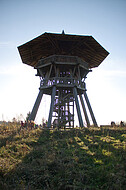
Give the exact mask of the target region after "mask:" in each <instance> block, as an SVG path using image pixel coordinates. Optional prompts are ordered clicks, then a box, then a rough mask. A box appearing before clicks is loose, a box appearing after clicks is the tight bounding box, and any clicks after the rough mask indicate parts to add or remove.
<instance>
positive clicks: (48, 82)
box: [40, 77, 85, 88]
mask: <svg viewBox="0 0 126 190" xmlns="http://www.w3.org/2000/svg"><path fill="white" fill-rule="evenodd" d="M53 85H56V86H60V87H65V86H66V87H73V86H77V87H80V88H85V82H83V81H81V80H78V79H75V78H70V77H53V78H49V79H43V78H41V80H40V88H47V87H51V86H53Z"/></svg>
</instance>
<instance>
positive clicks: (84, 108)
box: [79, 95, 90, 127]
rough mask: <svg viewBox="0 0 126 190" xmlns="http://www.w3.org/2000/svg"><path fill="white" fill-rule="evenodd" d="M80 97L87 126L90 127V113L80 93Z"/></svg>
mask: <svg viewBox="0 0 126 190" xmlns="http://www.w3.org/2000/svg"><path fill="white" fill-rule="evenodd" d="M79 97H80V101H81V105H82V108H83V112H84V116H85V120H86V123H87V126H88V127H89V126H90V121H89V118H88V114H87V111H86V107H85V104H84V100H83V97H82V95H79Z"/></svg>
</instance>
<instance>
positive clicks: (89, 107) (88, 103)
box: [84, 91, 98, 127]
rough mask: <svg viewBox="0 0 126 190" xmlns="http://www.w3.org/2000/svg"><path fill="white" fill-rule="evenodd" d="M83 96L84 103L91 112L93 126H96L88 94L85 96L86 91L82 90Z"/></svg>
mask: <svg viewBox="0 0 126 190" xmlns="http://www.w3.org/2000/svg"><path fill="white" fill-rule="evenodd" d="M84 97H85V100H86V103H87V106H88V109H89V112H90V114H91V118H92V121H93V123H94V126H95V127H97V126H98V125H97V122H96V119H95V116H94V113H93V110H92V108H91V104H90V102H89V99H88V96H87V93H86V91H84Z"/></svg>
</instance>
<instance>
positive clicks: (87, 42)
mask: <svg viewBox="0 0 126 190" xmlns="http://www.w3.org/2000/svg"><path fill="white" fill-rule="evenodd" d="M18 50H19V53H20V56H21V59H22V62H23V63H25V64H27V65H30V66H33V67H35V66H36V65H37V63H38V61H39V60H40V59H42V58H46V57H48V56H51V55H69V56H78V57H79V58H81V59H82V60H84V61H85V62H87V63H88V65H89V68H94V67H98V66H99V65H100V64H101V63H102V61H103V60H104V59H105V58H106V57H107V56H108V54H109V52H108V51H106V50H105V49H104V48H103V47H102V46H101V45H100V44H99V43H98V42H97V41H96V40H95V39H94V38H93V37H92V36H85V35H70V34H64V33H63V34H55V33H44V34H42V35H40V36H38V37H37V38H35V39H33V40H31V41H29V42H27V43H25V44H23V45H21V46H19V47H18Z"/></svg>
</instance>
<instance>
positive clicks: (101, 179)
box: [0, 124, 126, 190]
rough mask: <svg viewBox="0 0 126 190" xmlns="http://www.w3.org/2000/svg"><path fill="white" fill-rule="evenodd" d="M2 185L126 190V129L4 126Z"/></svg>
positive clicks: (32, 188) (0, 153) (0, 143)
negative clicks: (29, 128)
mask: <svg viewBox="0 0 126 190" xmlns="http://www.w3.org/2000/svg"><path fill="white" fill-rule="evenodd" d="M5 130H6V131H5ZM0 189H2V190H3V189H5V190H6V189H9V190H11V189H13V190H14V189H21V190H22V189H27V190H35V189H42V190H44V189H46V190H48V189H51V190H53V189H54V190H56V189H61V190H69V189H71V190H76V189H79V190H81V189H83V190H84V189H85V190H96V189H98V190H100V189H107V190H109V189H110V190H123V189H126V128H119V127H118V128H112V129H105V128H104V129H103V128H102V129H98V128H94V129H93V128H90V129H71V130H66V131H56V130H54V131H53V130H45V129H43V130H42V129H34V130H26V129H23V130H20V128H19V126H17V125H14V124H10V125H9V127H7V126H1V127H0Z"/></svg>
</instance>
